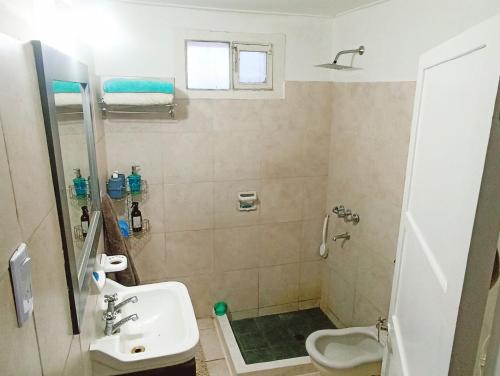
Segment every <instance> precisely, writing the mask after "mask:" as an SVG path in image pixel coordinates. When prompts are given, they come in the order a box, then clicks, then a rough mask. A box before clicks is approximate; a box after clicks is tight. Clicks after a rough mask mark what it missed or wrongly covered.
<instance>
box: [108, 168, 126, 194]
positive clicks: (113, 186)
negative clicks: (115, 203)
mask: <svg viewBox="0 0 500 376" xmlns="http://www.w3.org/2000/svg"><path fill="white" fill-rule="evenodd" d="M106 185H107V191H108V194H109V197H111V198H112V199H114V200H119V199H122V198H123V196H125V175H124V174H120V173H119V172H118V171H114V172H113V174H112V175H111V178H109V179H108V181H107V184H106Z"/></svg>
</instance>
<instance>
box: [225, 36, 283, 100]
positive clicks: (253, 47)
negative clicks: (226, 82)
mask: <svg viewBox="0 0 500 376" xmlns="http://www.w3.org/2000/svg"><path fill="white" fill-rule="evenodd" d="M231 46H232V63H233V64H232V76H233V77H232V84H233V85H232V88H233V90H273V87H274V85H273V83H274V81H273V70H274V64H273V44H272V43H270V42H269V43H255V42H239V41H234V42H232V44H231ZM242 51H243V52H264V53H266V54H267V58H266V81H265V82H262V83H241V82H240V61H241V59H240V52H242Z"/></svg>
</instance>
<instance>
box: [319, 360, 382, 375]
mask: <svg viewBox="0 0 500 376" xmlns="http://www.w3.org/2000/svg"><path fill="white" fill-rule="evenodd" d="M311 361H312V363H313V364H314V366H315V367H316V368H317V369H318V370H319V373H320V375H321V376H376V375H380V372H381V368H382V362H372V363H365V364H361V365H359V366H357V367H354V368H330V369H328V368H325V367H323V366H322V365H320V364H318V363H316V362H315V361H314V360H312V359H311Z"/></svg>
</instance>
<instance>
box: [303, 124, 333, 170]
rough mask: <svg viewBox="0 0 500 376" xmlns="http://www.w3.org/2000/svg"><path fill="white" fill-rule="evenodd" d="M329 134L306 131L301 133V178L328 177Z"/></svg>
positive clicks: (322, 131)
mask: <svg viewBox="0 0 500 376" xmlns="http://www.w3.org/2000/svg"><path fill="white" fill-rule="evenodd" d="M329 144H330V133H329V132H325V131H324V130H321V131H319V130H308V131H307V132H305V133H303V141H302V162H301V163H302V176H326V175H328V164H329V152H328V150H329V148H330V145H329Z"/></svg>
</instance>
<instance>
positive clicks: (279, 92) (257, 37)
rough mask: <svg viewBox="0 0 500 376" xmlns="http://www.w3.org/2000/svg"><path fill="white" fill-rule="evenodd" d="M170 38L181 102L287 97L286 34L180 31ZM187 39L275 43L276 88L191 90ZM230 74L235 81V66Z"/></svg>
mask: <svg viewBox="0 0 500 376" xmlns="http://www.w3.org/2000/svg"><path fill="white" fill-rule="evenodd" d="M169 38H170V40H169V43H170V44H172V45H173V49H172V54H171V55H170V57H169V60H168V63H170V64H172V65H171V69H172V73H171V75H172V76H173V77H175V82H176V87H177V90H176V97H177V98H178V99H283V98H284V97H285V68H286V66H285V55H286V35H285V34H283V33H258V34H257V33H240V32H227V31H212V30H192V29H177V30H175V31H173V32H172V34H171V35H170V36H169ZM186 40H194V41H203V42H231V41H245V42H247V43H250V44H272V46H273V88H272V89H270V90H252V89H249V90H235V89H233V88H232V86H231V89H230V90H213V89H212V90H205V89H199V90H196V89H187V84H186V68H187V65H186ZM231 58H232V55H231ZM230 65H232V61H230ZM167 69H168V68H167ZM229 74H230V80H232V66H231V67H230V72H229Z"/></svg>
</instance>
